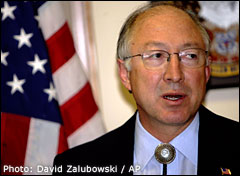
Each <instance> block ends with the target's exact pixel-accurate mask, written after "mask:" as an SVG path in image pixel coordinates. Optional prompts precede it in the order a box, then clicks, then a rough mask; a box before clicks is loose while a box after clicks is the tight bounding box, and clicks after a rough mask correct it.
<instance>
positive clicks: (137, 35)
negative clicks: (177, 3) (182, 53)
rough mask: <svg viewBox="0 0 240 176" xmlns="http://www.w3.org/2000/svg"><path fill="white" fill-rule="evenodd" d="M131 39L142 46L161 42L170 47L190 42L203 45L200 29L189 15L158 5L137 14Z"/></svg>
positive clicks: (173, 8)
mask: <svg viewBox="0 0 240 176" xmlns="http://www.w3.org/2000/svg"><path fill="white" fill-rule="evenodd" d="M132 41H133V43H134V44H139V45H142V46H149V45H148V44H149V43H161V45H164V46H166V47H172V45H174V46H176V45H181V46H185V45H186V44H188V45H189V44H191V43H192V44H193V45H195V46H196V45H199V47H204V44H203V43H204V42H203V39H202V36H201V33H200V30H199V28H198V27H197V25H196V24H195V22H194V21H193V20H192V19H191V17H190V16H189V15H188V14H187V13H186V12H184V11H182V10H180V9H177V8H175V7H171V6H163V7H161V6H158V7H155V8H153V9H150V10H148V11H146V12H144V13H143V14H141V15H139V16H138V18H137V19H136V22H135V24H134V27H133V33H132ZM202 45H203V46H202Z"/></svg>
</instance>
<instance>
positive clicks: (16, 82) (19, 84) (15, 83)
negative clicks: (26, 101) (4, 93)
mask: <svg viewBox="0 0 240 176" xmlns="http://www.w3.org/2000/svg"><path fill="white" fill-rule="evenodd" d="M25 82H26V80H25V79H21V80H19V79H18V78H17V75H16V74H14V75H13V81H8V82H7V85H8V86H11V87H12V90H11V94H14V93H15V92H16V91H17V90H18V91H19V92H21V93H23V92H24V90H23V88H22V85H23V84H24V83H25Z"/></svg>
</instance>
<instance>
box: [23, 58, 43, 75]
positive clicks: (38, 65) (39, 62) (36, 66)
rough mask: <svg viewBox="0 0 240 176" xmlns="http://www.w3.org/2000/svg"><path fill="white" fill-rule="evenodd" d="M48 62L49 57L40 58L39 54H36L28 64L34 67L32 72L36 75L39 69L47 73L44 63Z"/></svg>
mask: <svg viewBox="0 0 240 176" xmlns="http://www.w3.org/2000/svg"><path fill="white" fill-rule="evenodd" d="M46 63H47V59H43V60H40V59H39V57H38V55H37V54H35V55H34V61H28V62H27V64H28V65H30V66H31V67H33V70H32V74H33V75H34V74H35V73H36V72H37V71H40V72H42V73H46V71H45V69H44V67H43V65H44V64H46Z"/></svg>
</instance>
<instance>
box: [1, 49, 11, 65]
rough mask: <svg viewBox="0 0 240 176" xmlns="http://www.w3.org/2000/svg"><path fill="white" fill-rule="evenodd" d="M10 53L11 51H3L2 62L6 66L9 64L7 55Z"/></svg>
mask: <svg viewBox="0 0 240 176" xmlns="http://www.w3.org/2000/svg"><path fill="white" fill-rule="evenodd" d="M8 55H9V52H5V53H3V52H2V51H1V63H2V64H3V65H5V66H7V65H8V63H7V60H6V57H7V56H8Z"/></svg>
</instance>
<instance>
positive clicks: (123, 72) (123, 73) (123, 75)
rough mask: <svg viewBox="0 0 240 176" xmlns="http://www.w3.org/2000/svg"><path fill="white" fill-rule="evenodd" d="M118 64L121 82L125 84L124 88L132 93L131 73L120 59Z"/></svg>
mask: <svg viewBox="0 0 240 176" xmlns="http://www.w3.org/2000/svg"><path fill="white" fill-rule="evenodd" d="M117 64H118V74H119V76H120V79H121V82H122V83H123V85H124V87H126V88H127V89H128V91H129V92H131V84H130V79H129V71H128V69H127V68H126V67H125V64H124V61H123V60H122V59H118V60H117Z"/></svg>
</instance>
